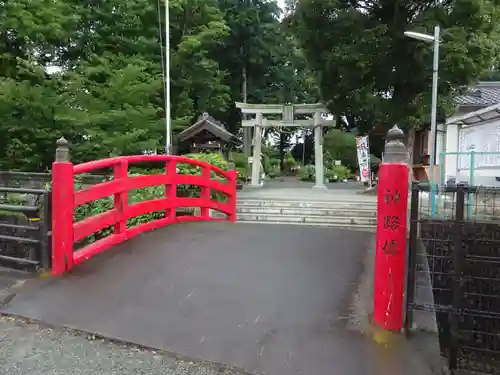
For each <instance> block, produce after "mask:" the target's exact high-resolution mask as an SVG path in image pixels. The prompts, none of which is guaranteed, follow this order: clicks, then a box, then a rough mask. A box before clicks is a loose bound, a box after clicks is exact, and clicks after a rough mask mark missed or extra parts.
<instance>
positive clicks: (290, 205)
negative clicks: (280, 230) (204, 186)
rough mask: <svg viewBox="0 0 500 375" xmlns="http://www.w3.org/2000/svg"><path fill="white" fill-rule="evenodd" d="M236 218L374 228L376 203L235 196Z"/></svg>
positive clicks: (248, 220)
mask: <svg viewBox="0 0 500 375" xmlns="http://www.w3.org/2000/svg"><path fill="white" fill-rule="evenodd" d="M236 220H237V221H238V222H244V223H268V224H296V225H312V226H326V227H338V228H351V229H364V230H375V227H376V203H375V202H372V201H369V202H368V201H361V202H357V203H355V202H354V201H353V200H343V199H338V200H331V199H330V200H327V201H326V200H325V201H317V202H315V201H300V200H297V199H291V198H290V199H275V198H243V197H240V198H238V201H237V205H236Z"/></svg>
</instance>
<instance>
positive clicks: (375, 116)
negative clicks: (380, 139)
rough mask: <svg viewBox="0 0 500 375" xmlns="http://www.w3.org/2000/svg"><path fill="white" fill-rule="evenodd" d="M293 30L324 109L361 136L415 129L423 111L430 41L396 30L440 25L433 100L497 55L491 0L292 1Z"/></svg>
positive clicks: (444, 103) (444, 101) (495, 6)
mask: <svg viewBox="0 0 500 375" xmlns="http://www.w3.org/2000/svg"><path fill="white" fill-rule="evenodd" d="M290 3H291V4H292V5H294V7H292V8H295V13H294V16H293V22H292V24H293V29H294V30H295V33H296V35H297V36H298V38H299V40H300V44H301V46H302V48H303V49H304V51H305V54H306V57H307V60H308V62H309V64H310V66H311V67H312V68H313V69H314V71H315V72H316V74H317V77H318V84H319V86H320V91H321V95H322V98H323V99H324V101H325V102H326V103H327V104H328V106H329V108H330V110H331V111H332V112H333V113H335V114H338V115H345V116H346V117H347V119H348V121H349V123H350V126H351V127H357V128H358V130H359V131H361V133H365V132H368V131H369V130H371V129H372V128H373V127H374V126H375V125H384V126H386V127H388V126H391V125H393V124H395V123H397V124H400V125H402V126H406V127H409V126H420V125H421V124H422V123H423V120H424V119H425V118H426V117H427V116H428V115H429V113H430V110H429V107H430V102H431V101H430V92H431V90H430V87H431V75H432V44H428V43H424V42H421V41H416V40H411V39H409V38H407V37H405V36H404V31H407V30H412V31H418V32H423V33H428V34H432V33H433V27H434V26H435V25H440V26H441V27H442V29H443V31H442V43H441V48H440V52H441V53H440V80H439V93H440V95H439V100H440V106H441V107H442V108H445V109H446V108H448V109H450V108H451V107H450V105H451V98H452V96H453V94H455V93H456V91H457V90H459V89H460V88H461V87H463V86H464V85H467V84H469V83H471V82H472V81H474V80H476V79H477V78H478V77H479V76H480V75H481V74H482V73H483V72H484V71H485V70H489V69H491V68H492V66H493V62H494V58H495V57H496V55H497V54H498V52H499V49H498V48H499V43H498V36H499V33H498V31H499V22H498V20H499V18H498V16H499V11H500V5H499V3H498V2H497V1H496V0H455V1H437V2H436V1H431V0H426V1H416V0H411V1H410V0H408V1H398V0H390V1H357V0H356V1H343V0H298V1H296V3H295V4H294V2H293V1H291V2H290Z"/></svg>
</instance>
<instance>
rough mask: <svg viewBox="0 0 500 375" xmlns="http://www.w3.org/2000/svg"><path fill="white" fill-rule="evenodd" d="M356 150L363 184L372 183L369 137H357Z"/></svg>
mask: <svg viewBox="0 0 500 375" xmlns="http://www.w3.org/2000/svg"><path fill="white" fill-rule="evenodd" d="M356 149H357V154H358V165H359V176H360V178H361V182H369V181H370V147H369V145H368V136H367V135H366V136H364V137H356Z"/></svg>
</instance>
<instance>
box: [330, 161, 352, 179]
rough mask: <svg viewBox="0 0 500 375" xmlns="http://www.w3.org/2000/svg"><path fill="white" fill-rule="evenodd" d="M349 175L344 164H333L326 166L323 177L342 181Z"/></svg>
mask: <svg viewBox="0 0 500 375" xmlns="http://www.w3.org/2000/svg"><path fill="white" fill-rule="evenodd" d="M350 175H351V173H350V171H349V169H348V168H347V167H346V166H344V165H333V166H331V168H328V169H327V170H326V173H325V177H326V179H327V180H328V181H342V180H346V179H348V178H349V176H350Z"/></svg>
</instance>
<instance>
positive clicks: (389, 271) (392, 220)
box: [373, 163, 409, 331]
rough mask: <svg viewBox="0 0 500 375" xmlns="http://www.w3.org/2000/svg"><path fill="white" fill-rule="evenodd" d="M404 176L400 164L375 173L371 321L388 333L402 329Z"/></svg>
mask: <svg viewBox="0 0 500 375" xmlns="http://www.w3.org/2000/svg"><path fill="white" fill-rule="evenodd" d="M408 173H409V172H408V167H407V165H406V164H404V163H382V164H381V165H380V169H379V183H378V197H377V240H376V243H377V245H376V253H375V272H374V277H375V279H374V293H373V294H374V301H373V320H374V322H375V323H376V324H377V325H379V326H380V327H382V328H384V329H387V330H391V331H399V330H401V329H402V328H403V296H404V291H405V275H406V268H405V264H406V220H407V215H408V211H407V206H408Z"/></svg>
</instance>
